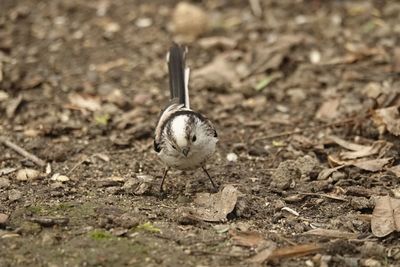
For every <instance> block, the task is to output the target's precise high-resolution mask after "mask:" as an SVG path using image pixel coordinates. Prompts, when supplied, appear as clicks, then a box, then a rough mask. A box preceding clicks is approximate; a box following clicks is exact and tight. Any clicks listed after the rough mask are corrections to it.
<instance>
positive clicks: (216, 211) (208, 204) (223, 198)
mask: <svg viewBox="0 0 400 267" xmlns="http://www.w3.org/2000/svg"><path fill="white" fill-rule="evenodd" d="M237 198H238V191H237V189H236V188H235V187H234V186H232V185H227V186H226V187H225V188H224V189H223V190H222V191H220V192H218V193H216V194H209V193H200V194H197V196H196V199H195V200H194V202H195V203H196V204H198V205H199V206H200V207H198V208H197V209H196V210H194V211H193V216H195V217H197V218H198V219H200V220H203V221H208V222H220V221H226V220H227V218H226V216H227V215H228V214H229V213H231V212H232V211H233V209H234V208H235V205H236V202H237Z"/></svg>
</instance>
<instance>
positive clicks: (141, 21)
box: [135, 18, 153, 28]
mask: <svg viewBox="0 0 400 267" xmlns="http://www.w3.org/2000/svg"><path fill="white" fill-rule="evenodd" d="M135 25H136V26H137V27H139V28H147V27H150V26H151V25H153V20H152V19H151V18H138V19H137V20H136V22H135Z"/></svg>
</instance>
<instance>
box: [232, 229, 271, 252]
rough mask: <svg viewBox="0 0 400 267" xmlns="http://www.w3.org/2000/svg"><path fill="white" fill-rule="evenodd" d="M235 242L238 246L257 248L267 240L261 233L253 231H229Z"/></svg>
mask: <svg viewBox="0 0 400 267" xmlns="http://www.w3.org/2000/svg"><path fill="white" fill-rule="evenodd" d="M229 234H230V235H231V236H232V240H233V243H234V244H235V245H237V246H243V247H251V248H256V247H258V246H259V245H261V244H262V243H264V242H265V240H264V237H263V235H262V234H261V233H258V232H252V231H235V230H232V231H229Z"/></svg>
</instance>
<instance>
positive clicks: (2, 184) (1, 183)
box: [0, 178, 10, 189]
mask: <svg viewBox="0 0 400 267" xmlns="http://www.w3.org/2000/svg"><path fill="white" fill-rule="evenodd" d="M8 187H10V180H8V179H7V178H0V188H3V189H7V188H8Z"/></svg>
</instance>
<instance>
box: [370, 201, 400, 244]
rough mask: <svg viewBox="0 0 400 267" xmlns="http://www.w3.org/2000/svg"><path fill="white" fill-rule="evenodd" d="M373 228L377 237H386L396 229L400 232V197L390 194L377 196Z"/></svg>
mask: <svg viewBox="0 0 400 267" xmlns="http://www.w3.org/2000/svg"><path fill="white" fill-rule="evenodd" d="M371 230H372V233H373V234H374V235H375V236H377V237H384V236H387V235H389V234H390V233H392V232H395V231H396V232H400V199H396V198H392V197H390V196H380V197H376V198H375V208H374V211H373V212H372V219H371Z"/></svg>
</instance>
